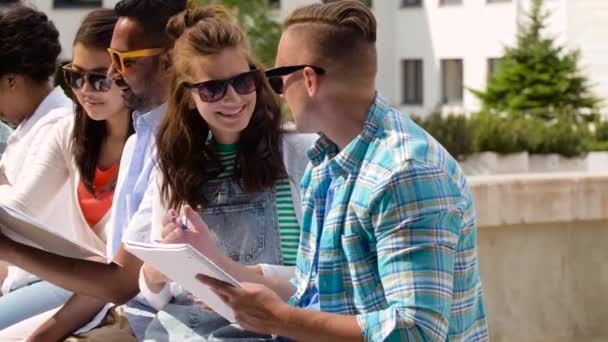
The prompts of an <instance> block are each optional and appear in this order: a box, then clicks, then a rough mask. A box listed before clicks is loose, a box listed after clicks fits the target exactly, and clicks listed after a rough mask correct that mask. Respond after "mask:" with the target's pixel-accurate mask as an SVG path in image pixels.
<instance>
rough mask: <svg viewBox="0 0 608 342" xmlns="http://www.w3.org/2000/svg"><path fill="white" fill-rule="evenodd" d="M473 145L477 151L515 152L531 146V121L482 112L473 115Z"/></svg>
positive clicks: (471, 125) (471, 121)
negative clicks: (529, 137) (529, 140)
mask: <svg viewBox="0 0 608 342" xmlns="http://www.w3.org/2000/svg"><path fill="white" fill-rule="evenodd" d="M469 126H470V127H471V130H472V139H473V146H474V150H475V151H476V152H485V151H492V152H498V153H515V152H522V151H526V150H527V149H528V147H529V143H528V140H527V134H528V131H529V127H528V126H529V122H528V121H527V120H524V119H517V118H507V117H503V116H500V115H496V114H491V113H486V112H481V113H477V114H474V115H473V116H472V117H471V120H470V122H469Z"/></svg>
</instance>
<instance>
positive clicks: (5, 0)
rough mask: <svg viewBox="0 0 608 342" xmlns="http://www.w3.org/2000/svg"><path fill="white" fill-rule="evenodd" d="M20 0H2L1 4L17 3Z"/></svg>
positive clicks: (0, 0)
mask: <svg viewBox="0 0 608 342" xmlns="http://www.w3.org/2000/svg"><path fill="white" fill-rule="evenodd" d="M17 2H19V0H0V5H8V4H16V3H17Z"/></svg>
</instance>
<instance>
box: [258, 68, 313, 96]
mask: <svg viewBox="0 0 608 342" xmlns="http://www.w3.org/2000/svg"><path fill="white" fill-rule="evenodd" d="M306 67H308V68H312V70H314V71H315V72H316V73H317V74H319V75H323V74H325V69H323V68H321V67H318V66H314V65H291V66H282V67H278V68H274V69H268V70H266V72H265V74H266V77H267V78H268V83H270V86H271V87H272V90H274V92H275V93H277V94H279V95H280V94H283V76H287V75H289V74H293V73H294V72H296V71H300V70H302V69H304V68H306Z"/></svg>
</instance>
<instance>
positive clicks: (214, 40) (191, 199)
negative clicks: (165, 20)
mask: <svg viewBox="0 0 608 342" xmlns="http://www.w3.org/2000/svg"><path fill="white" fill-rule="evenodd" d="M167 32H168V34H169V37H170V38H171V39H172V43H173V44H174V51H173V64H174V67H175V73H174V75H173V79H172V81H171V95H170V97H169V103H168V109H167V113H166V115H165V118H164V120H163V122H162V123H161V126H160V128H159V132H158V135H157V141H156V146H157V149H158V162H159V168H160V171H161V172H162V176H163V179H162V184H161V194H162V199H163V203H165V204H166V205H168V206H169V207H171V208H179V207H181V206H182V205H184V204H188V205H190V206H191V207H193V208H204V207H205V206H206V205H207V199H206V198H204V197H203V196H202V195H201V192H200V189H201V187H202V186H204V185H205V184H206V183H207V182H208V181H209V179H211V178H213V177H214V176H217V175H218V174H219V172H220V171H221V167H220V163H219V160H218V158H217V155H216V153H215V150H214V148H213V146H210V144H208V143H207V137H208V135H209V126H208V125H207V122H205V120H203V118H202V117H201V115H200V114H199V113H198V111H197V110H196V109H192V108H190V106H189V101H188V99H189V96H190V95H189V91H188V90H187V89H186V88H185V87H184V86H183V81H184V75H188V74H190V73H191V70H192V66H191V61H192V59H193V58H192V57H193V56H208V55H214V54H218V53H220V52H221V51H222V50H223V49H226V48H233V47H236V48H239V49H242V50H243V51H244V52H245V53H246V55H247V56H249V57H248V61H249V64H250V65H253V66H257V67H259V66H258V64H257V63H256V62H255V61H254V60H253V58H252V57H251V55H250V52H249V47H248V42H247V38H246V36H245V34H244V33H243V31H242V30H241V29H240V28H239V26H238V25H237V24H236V22H235V20H234V18H233V17H232V16H231V15H230V14H229V13H228V12H227V10H226V9H224V8H223V7H221V6H217V5H211V6H207V7H199V8H194V9H188V10H186V11H184V12H182V13H180V14H178V15H176V16H174V17H173V18H172V19H171V20H170V21H169V24H168V25H167ZM280 140H281V109H280V106H279V102H278V98H277V97H276V95H275V94H274V92H273V91H272V89H271V88H270V85H269V84H268V81H267V80H266V79H265V78H264V80H263V82H262V83H261V85H260V86H259V87H258V89H257V92H256V106H255V109H254V113H253V115H252V117H251V120H250V121H249V124H248V126H247V127H246V128H245V129H244V130H243V132H241V134H240V138H239V148H238V152H237V159H236V160H237V165H236V167H235V174H234V177H235V179H237V180H238V181H239V182H240V185H241V187H242V188H243V190H244V191H246V192H249V193H253V192H256V191H261V190H264V189H268V188H271V187H272V186H273V185H274V183H275V182H276V181H277V180H278V179H280V178H282V177H285V175H286V172H285V167H284V165H283V160H282V158H281V144H280Z"/></svg>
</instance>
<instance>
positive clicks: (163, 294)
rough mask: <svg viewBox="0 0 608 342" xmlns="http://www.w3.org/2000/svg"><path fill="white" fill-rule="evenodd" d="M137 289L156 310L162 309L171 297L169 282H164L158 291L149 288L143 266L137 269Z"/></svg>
mask: <svg viewBox="0 0 608 342" xmlns="http://www.w3.org/2000/svg"><path fill="white" fill-rule="evenodd" d="M139 291H140V292H141V294H142V295H143V296H144V298H145V299H146V301H148V304H150V305H151V306H152V307H153V308H155V309H156V310H160V309H162V308H163V307H164V306H165V305H167V303H169V301H170V300H171V298H173V295H172V293H171V286H170V284H169V283H166V284H165V286H164V287H163V288H162V290H160V292H158V293H155V292H153V291H152V290H151V289H150V287H149V286H148V282H147V281H146V278H145V276H144V268H143V266H142V267H141V269H140V270H139Z"/></svg>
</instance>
